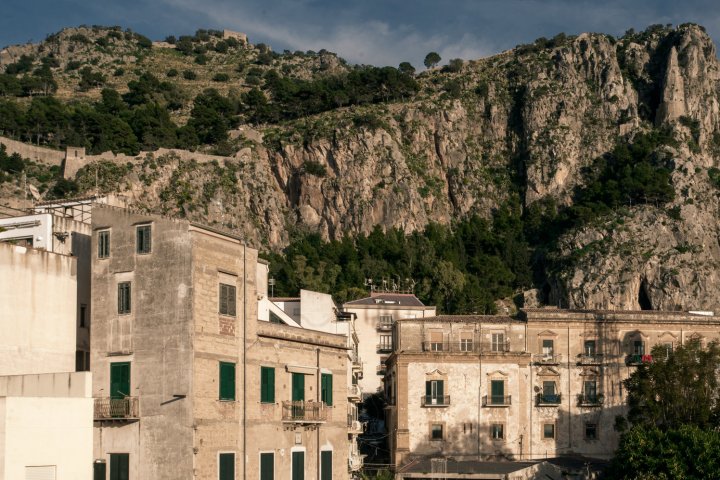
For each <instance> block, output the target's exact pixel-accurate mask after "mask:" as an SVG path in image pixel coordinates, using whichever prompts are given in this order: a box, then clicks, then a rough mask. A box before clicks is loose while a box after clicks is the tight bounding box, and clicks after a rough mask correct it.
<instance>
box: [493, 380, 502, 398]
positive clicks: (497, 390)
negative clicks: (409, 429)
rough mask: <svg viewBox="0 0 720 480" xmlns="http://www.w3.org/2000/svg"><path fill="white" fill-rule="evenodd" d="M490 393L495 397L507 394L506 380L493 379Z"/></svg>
mask: <svg viewBox="0 0 720 480" xmlns="http://www.w3.org/2000/svg"><path fill="white" fill-rule="evenodd" d="M490 389H491V390H490V393H491V395H492V396H493V397H498V398H499V397H504V396H505V382H504V381H503V380H493V381H492V382H491V384H490Z"/></svg>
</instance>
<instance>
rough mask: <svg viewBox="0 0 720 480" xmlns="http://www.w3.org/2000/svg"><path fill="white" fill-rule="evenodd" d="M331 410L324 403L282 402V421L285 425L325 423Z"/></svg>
mask: <svg viewBox="0 0 720 480" xmlns="http://www.w3.org/2000/svg"><path fill="white" fill-rule="evenodd" d="M329 411H330V409H329V408H328V407H327V406H326V405H325V403H324V402H312V401H307V402H306V401H303V400H300V401H293V402H291V401H284V402H282V421H283V422H285V423H300V424H312V423H325V422H326V421H327V417H328V412H329Z"/></svg>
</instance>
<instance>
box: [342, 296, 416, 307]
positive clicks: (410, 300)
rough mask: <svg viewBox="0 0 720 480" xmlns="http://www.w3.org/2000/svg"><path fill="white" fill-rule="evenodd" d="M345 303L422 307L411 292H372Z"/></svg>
mask: <svg viewBox="0 0 720 480" xmlns="http://www.w3.org/2000/svg"><path fill="white" fill-rule="evenodd" d="M345 305H395V306H403V307H424V306H425V304H424V303H422V302H421V301H420V300H419V299H418V298H417V297H416V296H415V295H413V294H412V293H379V292H372V293H371V294H370V296H369V297H365V298H361V299H358V300H352V301H350V302H346V303H345Z"/></svg>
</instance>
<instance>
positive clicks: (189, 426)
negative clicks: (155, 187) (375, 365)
mask: <svg viewBox="0 0 720 480" xmlns="http://www.w3.org/2000/svg"><path fill="white" fill-rule="evenodd" d="M92 226H93V237H92V251H93V252H94V253H93V260H92V282H93V283H92V285H93V299H92V311H93V329H92V342H91V345H92V359H91V365H92V371H93V396H94V397H95V429H94V431H95V435H94V453H93V457H94V459H95V460H94V462H95V469H96V474H97V475H98V478H106V476H107V474H110V476H111V478H116V477H117V478H128V476H129V478H153V479H176V478H203V479H212V478H219V479H221V480H227V479H235V478H260V479H262V480H271V479H273V478H275V477H276V476H277V478H292V479H293V480H303V479H304V478H317V479H319V480H329V479H332V478H336V479H337V478H346V477H347V476H348V465H347V458H348V429H347V411H348V400H347V387H346V384H347V359H348V354H347V351H348V347H347V338H346V337H345V336H344V335H336V334H331V333H325V332H321V331H313V330H307V329H304V328H301V327H300V326H298V325H297V324H296V323H295V322H288V323H286V322H283V321H277V322H275V321H272V322H271V321H269V316H270V315H269V313H270V311H272V310H270V308H271V306H269V305H268V306H267V307H268V310H267V314H268V315H267V316H268V321H265V320H260V319H259V317H260V315H259V311H260V308H259V307H260V305H262V304H263V301H262V300H263V298H264V297H267V275H266V271H267V266H266V265H265V264H264V263H263V261H259V260H258V257H257V251H256V250H254V249H252V248H249V247H247V246H245V245H244V244H243V242H242V241H241V240H240V239H239V238H236V237H234V236H232V235H229V234H227V233H223V232H220V231H217V230H215V229H213V228H210V227H207V226H202V225H198V224H194V223H191V222H187V221H184V220H176V219H168V218H164V217H160V216H156V215H147V214H141V213H135V212H131V211H128V210H124V209H120V208H115V207H109V206H103V205H96V206H94V207H93V212H92ZM276 312H282V311H281V310H279V309H277V310H276Z"/></svg>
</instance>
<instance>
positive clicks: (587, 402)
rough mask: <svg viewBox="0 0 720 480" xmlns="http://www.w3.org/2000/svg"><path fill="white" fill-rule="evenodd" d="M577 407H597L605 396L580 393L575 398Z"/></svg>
mask: <svg viewBox="0 0 720 480" xmlns="http://www.w3.org/2000/svg"><path fill="white" fill-rule="evenodd" d="M577 398H578V405H579V406H581V407H599V406H601V405H602V404H603V402H604V401H605V396H604V395H603V394H602V393H596V394H594V395H592V394H585V393H581V394H579V395H578V396H577Z"/></svg>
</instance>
